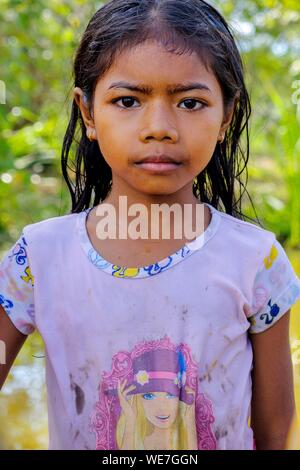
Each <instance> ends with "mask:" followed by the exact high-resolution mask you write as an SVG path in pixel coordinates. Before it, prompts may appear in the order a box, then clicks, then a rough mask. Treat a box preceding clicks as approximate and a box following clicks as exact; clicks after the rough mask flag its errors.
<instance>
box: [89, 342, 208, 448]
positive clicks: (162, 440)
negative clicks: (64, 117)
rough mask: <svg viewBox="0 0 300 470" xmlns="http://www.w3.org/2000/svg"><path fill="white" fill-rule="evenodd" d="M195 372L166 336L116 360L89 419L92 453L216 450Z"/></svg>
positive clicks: (184, 351)
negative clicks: (92, 445)
mask: <svg viewBox="0 0 300 470" xmlns="http://www.w3.org/2000/svg"><path fill="white" fill-rule="evenodd" d="M197 370H198V368H197V364H196V363H195V362H194V361H193V359H192V355H191V351H190V349H189V347H188V346H187V345H185V344H183V343H181V344H180V345H179V346H178V347H176V346H175V345H174V344H172V343H171V341H170V339H169V338H168V337H167V336H165V337H164V338H162V339H160V340H154V341H144V342H142V343H140V344H137V345H136V346H135V348H134V349H133V351H132V352H126V351H121V352H118V353H117V354H115V355H114V356H113V359H112V371H111V372H110V373H108V372H103V373H102V380H101V382H100V386H99V401H98V402H97V404H96V406H95V410H94V413H93V415H92V417H91V426H90V430H91V432H94V433H95V434H96V449H101V450H106V449H122V450H125V449H130V450H136V449H151V450H153V449H170V450H172V449H184V450H192V449H203V450H210V449H216V439H215V436H214V434H213V432H212V430H211V425H212V423H213V422H214V421H215V418H214V416H213V410H212V404H211V402H210V401H209V400H208V399H207V397H205V395H204V394H203V393H200V392H199V390H198V379H197Z"/></svg>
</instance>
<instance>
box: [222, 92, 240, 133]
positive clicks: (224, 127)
mask: <svg viewBox="0 0 300 470" xmlns="http://www.w3.org/2000/svg"><path fill="white" fill-rule="evenodd" d="M238 100H239V95H236V97H235V98H234V100H233V103H232V104H231V105H230V106H229V107H228V109H227V110H226V113H225V116H224V119H223V122H222V126H221V128H220V134H223V135H225V133H226V131H227V129H228V127H229V126H230V123H231V121H232V118H233V114H234V111H235V108H236V105H237V103H238Z"/></svg>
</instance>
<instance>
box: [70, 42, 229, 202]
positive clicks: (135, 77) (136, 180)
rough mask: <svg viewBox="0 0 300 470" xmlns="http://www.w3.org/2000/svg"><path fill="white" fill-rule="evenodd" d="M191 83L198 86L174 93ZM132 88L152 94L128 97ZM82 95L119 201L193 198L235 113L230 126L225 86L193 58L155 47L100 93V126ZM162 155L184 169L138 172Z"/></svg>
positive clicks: (108, 77) (113, 75) (131, 54)
mask: <svg viewBox="0 0 300 470" xmlns="http://www.w3.org/2000/svg"><path fill="white" fill-rule="evenodd" d="M118 82H126V83H123V84H120V83H118ZM191 83H194V84H195V83H197V84H198V85H191V89H189V90H186V91H178V90H177V92H176V93H170V92H168V90H171V88H174V87H175V86H179V85H180V86H181V85H182V86H183V85H187V84H191ZM126 84H128V85H126ZM134 86H135V87H142V86H143V87H144V88H147V89H148V91H147V92H146V90H144V91H143V90H140V91H138V90H136V91H133V90H130V89H129V87H134ZM196 87H197V88H196ZM81 95H82V91H81V89H80V88H75V90H74V96H75V99H76V102H77V103H78V105H79V106H80V109H81V112H82V116H83V119H84V121H85V124H86V126H87V127H88V128H90V129H91V128H92V129H94V131H95V133H94V136H95V139H97V140H98V144H99V146H100V149H101V152H102V154H103V156H104V158H105V160H106V162H107V163H108V164H109V166H110V167H111V169H112V176H113V191H115V190H117V192H118V193H119V195H129V194H130V193H131V194H135V195H136V194H138V193H141V194H144V195H146V194H147V195H152V196H154V195H167V194H168V195H170V194H173V193H175V192H178V191H188V192H190V193H191V194H192V184H193V180H194V178H195V176H197V175H198V174H199V173H200V172H201V171H202V170H203V169H204V168H205V167H206V166H207V164H208V162H209V160H210V159H211V157H212V154H213V152H214V149H215V146H216V144H217V140H218V138H220V137H221V134H222V133H223V134H224V133H225V130H226V128H227V127H228V125H229V124H230V120H231V117H232V113H231V114H230V116H229V117H228V118H227V120H225V119H224V115H223V114H224V110H223V101H222V91H221V88H220V85H219V83H218V81H217V79H216V77H215V76H214V74H213V72H212V71H207V70H206V68H205V66H204V64H203V62H202V61H201V60H200V58H199V56H198V55H197V54H196V53H195V52H193V53H189V54H183V55H176V54H174V53H170V52H167V51H166V50H165V49H164V48H163V46H161V45H160V44H159V43H158V42H155V41H147V42H145V43H143V44H141V45H138V46H137V47H135V48H131V49H129V50H126V51H124V52H122V53H121V54H119V56H117V58H116V60H115V62H114V64H113V65H112V66H111V68H110V69H109V70H108V71H107V72H106V73H105V74H104V76H102V77H101V79H100V80H99V82H98V84H97V87H96V89H95V96H94V105H93V113H94V114H93V118H94V119H92V118H91V117H90V116H89V114H88V112H87V111H86V109H85V106H84V103H83V101H82V99H81V98H80V97H81ZM158 153H159V154H167V155H169V156H171V157H173V158H175V159H176V161H178V162H179V163H180V164H179V165H177V166H176V168H175V169H173V170H169V171H168V172H158V171H149V170H146V169H144V168H142V167H141V166H139V165H138V164H137V162H139V161H140V160H141V159H142V158H144V157H146V156H149V155H154V154H158Z"/></svg>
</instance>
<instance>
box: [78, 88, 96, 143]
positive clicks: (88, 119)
mask: <svg viewBox="0 0 300 470" xmlns="http://www.w3.org/2000/svg"><path fill="white" fill-rule="evenodd" d="M73 95H74V100H75V102H76V104H77V106H78V107H79V109H80V112H81V116H82V119H83V122H84V124H85V127H86V129H87V134H95V133H96V131H95V124H94V120H93V118H92V116H91V114H90V111H89V109H88V104H87V102H85V101H84V93H83V91H82V89H81V88H79V87H75V88H74V90H73Z"/></svg>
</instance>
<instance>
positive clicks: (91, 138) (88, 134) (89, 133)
mask: <svg viewBox="0 0 300 470" xmlns="http://www.w3.org/2000/svg"><path fill="white" fill-rule="evenodd" d="M93 134H94V131H93V130H88V131H87V133H86V135H87V138H88V139H89V140H90V142H92V141H93V140H94V139H93V137H92V135H93Z"/></svg>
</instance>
